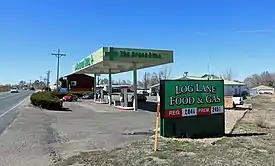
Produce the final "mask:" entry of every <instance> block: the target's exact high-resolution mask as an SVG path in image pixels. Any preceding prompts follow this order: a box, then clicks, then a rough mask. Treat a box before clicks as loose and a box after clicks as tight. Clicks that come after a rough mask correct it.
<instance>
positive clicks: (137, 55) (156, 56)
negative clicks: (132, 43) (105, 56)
mask: <svg viewBox="0 0 275 166" xmlns="http://www.w3.org/2000/svg"><path fill="white" fill-rule="evenodd" d="M119 56H120V57H123V58H150V59H161V54H159V53H154V52H135V51H119Z"/></svg>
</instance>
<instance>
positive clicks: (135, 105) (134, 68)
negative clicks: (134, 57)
mask: <svg viewBox="0 0 275 166" xmlns="http://www.w3.org/2000/svg"><path fill="white" fill-rule="evenodd" d="M133 86H134V101H133V102H134V103H133V107H134V111H137V110H138V97H137V64H136V63H133Z"/></svg>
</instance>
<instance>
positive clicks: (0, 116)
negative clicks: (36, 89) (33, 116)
mask: <svg viewBox="0 0 275 166" xmlns="http://www.w3.org/2000/svg"><path fill="white" fill-rule="evenodd" d="M29 97H30V96H28V97H26V98H25V99H23V100H22V101H20V102H19V103H18V104H16V105H15V106H13V107H12V108H11V109H9V110H7V111H6V112H4V113H3V114H1V115H0V118H2V117H3V116H5V115H6V114H7V113H9V112H10V111H12V110H13V109H14V108H16V107H18V106H19V105H20V104H22V103H23V102H24V101H26V100H27V99H28V98H29Z"/></svg>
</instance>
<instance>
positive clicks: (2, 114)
mask: <svg viewBox="0 0 275 166" xmlns="http://www.w3.org/2000/svg"><path fill="white" fill-rule="evenodd" d="M32 93H33V91H19V93H6V92H3V93H0V134H1V133H2V131H3V130H4V129H5V128H6V127H7V126H8V125H9V124H10V123H11V122H12V121H13V120H14V119H15V117H16V116H17V114H18V109H17V107H18V106H19V105H20V102H22V101H23V100H24V99H26V98H27V97H29V96H30V95H31V94H32Z"/></svg>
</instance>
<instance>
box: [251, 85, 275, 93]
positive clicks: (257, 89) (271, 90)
mask: <svg viewBox="0 0 275 166" xmlns="http://www.w3.org/2000/svg"><path fill="white" fill-rule="evenodd" d="M251 90H252V91H254V92H255V93H256V94H274V88H272V87H269V86H265V85H260V86H257V87H254V88H252V89H251Z"/></svg>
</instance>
